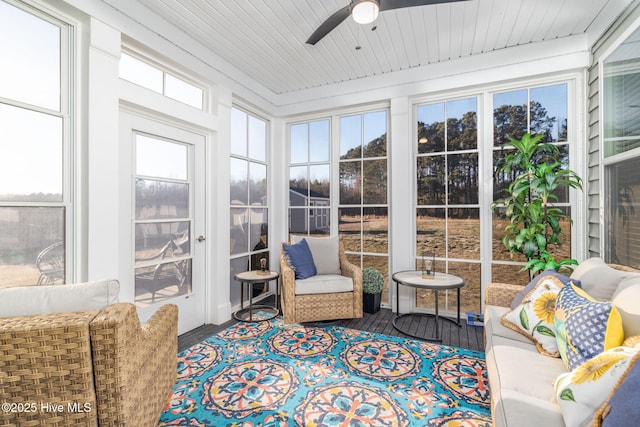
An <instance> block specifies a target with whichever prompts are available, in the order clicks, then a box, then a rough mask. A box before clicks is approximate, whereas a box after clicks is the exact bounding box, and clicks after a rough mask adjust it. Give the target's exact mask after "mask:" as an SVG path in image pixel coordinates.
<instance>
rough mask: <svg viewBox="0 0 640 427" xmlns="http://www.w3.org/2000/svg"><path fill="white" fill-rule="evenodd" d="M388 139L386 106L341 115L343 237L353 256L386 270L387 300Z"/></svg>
mask: <svg viewBox="0 0 640 427" xmlns="http://www.w3.org/2000/svg"><path fill="white" fill-rule="evenodd" d="M387 144H388V143H387V111H386V110H382V111H372V112H368V113H364V114H355V115H349V116H343V117H340V141H339V146H340V162H339V174H340V194H339V211H338V215H339V219H340V223H339V225H338V231H339V233H340V240H341V241H342V243H343V244H344V247H345V250H346V252H347V258H349V260H350V261H351V262H353V263H354V264H356V265H358V266H360V267H361V268H366V267H373V268H376V269H377V270H378V271H380V273H382V275H383V276H384V278H385V287H384V288H383V291H382V301H383V302H388V298H389V292H388V284H389V280H388V276H389V205H388V196H387V191H388V190H387V188H388V161H387Z"/></svg>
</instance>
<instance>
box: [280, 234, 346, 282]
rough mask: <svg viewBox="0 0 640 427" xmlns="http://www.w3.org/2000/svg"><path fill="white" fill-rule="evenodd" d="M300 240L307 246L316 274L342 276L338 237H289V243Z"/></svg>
mask: <svg viewBox="0 0 640 427" xmlns="http://www.w3.org/2000/svg"><path fill="white" fill-rule="evenodd" d="M302 239H305V240H306V241H307V244H308V245H309V250H311V255H312V256H313V263H314V264H315V265H316V270H317V271H318V272H317V274H338V275H340V274H342V270H340V257H339V256H338V245H339V244H340V241H339V240H338V239H339V238H338V236H335V237H311V236H291V243H298V242H299V241H300V240H302Z"/></svg>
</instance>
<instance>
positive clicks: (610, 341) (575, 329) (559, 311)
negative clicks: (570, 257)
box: [554, 283, 624, 369]
mask: <svg viewBox="0 0 640 427" xmlns="http://www.w3.org/2000/svg"><path fill="white" fill-rule="evenodd" d="M554 323H555V327H556V335H557V338H558V351H559V352H560V357H561V358H562V360H563V361H564V363H565V366H567V368H568V369H575V368H577V367H578V365H580V364H582V363H583V362H586V361H587V360H589V359H591V358H592V357H594V356H597V355H598V354H600V353H602V352H603V351H605V350H608V349H610V348H613V347H618V346H619V345H620V344H622V341H623V340H624V333H623V331H622V319H621V317H620V314H619V313H618V310H617V309H616V307H615V306H614V305H613V304H612V303H611V302H600V301H595V300H594V299H593V298H591V297H590V296H589V294H587V293H586V292H585V291H584V290H582V289H580V288H578V287H576V286H574V285H573V284H572V283H568V284H567V285H565V286H564V287H563V288H562V289H561V290H560V292H559V293H558V298H557V300H556V312H555V319H554Z"/></svg>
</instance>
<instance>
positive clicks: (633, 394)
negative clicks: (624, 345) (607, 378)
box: [599, 354, 640, 427]
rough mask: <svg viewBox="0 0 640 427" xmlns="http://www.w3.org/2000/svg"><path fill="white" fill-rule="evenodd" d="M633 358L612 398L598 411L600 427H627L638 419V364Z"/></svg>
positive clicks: (639, 394) (639, 379)
mask: <svg viewBox="0 0 640 427" xmlns="http://www.w3.org/2000/svg"><path fill="white" fill-rule="evenodd" d="M639 357H640V354H638V355H637V356H635V357H634V359H635V360H632V361H631V364H630V366H629V368H627V371H626V372H625V373H624V375H623V378H622V379H621V382H620V383H618V386H617V387H616V389H615V391H614V392H613V396H611V398H610V399H609V401H608V402H606V403H605V404H604V405H603V407H602V408H601V409H600V412H599V416H600V417H601V419H602V427H618V426H628V425H631V424H632V423H634V421H633V420H636V422H637V420H638V419H640V405H638V402H640V363H638V358H639Z"/></svg>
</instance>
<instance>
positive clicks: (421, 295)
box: [416, 98, 481, 311]
mask: <svg viewBox="0 0 640 427" xmlns="http://www.w3.org/2000/svg"><path fill="white" fill-rule="evenodd" d="M417 114H418V130H417V141H416V146H417V147H416V152H417V157H416V172H417V176H416V180H417V185H416V191H417V194H416V201H417V207H416V256H417V260H416V267H417V268H418V269H419V268H421V258H422V256H431V254H432V255H433V256H435V258H436V266H435V268H436V271H441V272H448V273H451V274H455V275H459V276H461V277H464V278H465V280H466V285H465V286H464V288H463V289H462V291H461V295H460V298H461V301H460V305H461V310H463V311H479V310H480V295H481V292H480V283H481V281H480V207H479V202H478V191H479V186H478V177H479V172H478V167H479V163H478V159H479V157H478V125H477V121H478V118H477V100H476V98H466V99H458V100H452V101H447V102H437V103H433V104H424V105H419V106H418V112H417ZM427 254H429V255H427ZM456 299H457V294H456V292H449V295H448V298H446V300H445V301H446V302H447V309H448V308H449V307H455V306H456V304H457V301H456ZM433 304H434V301H433V292H427V291H424V290H417V291H416V305H417V307H421V308H427V307H433Z"/></svg>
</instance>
